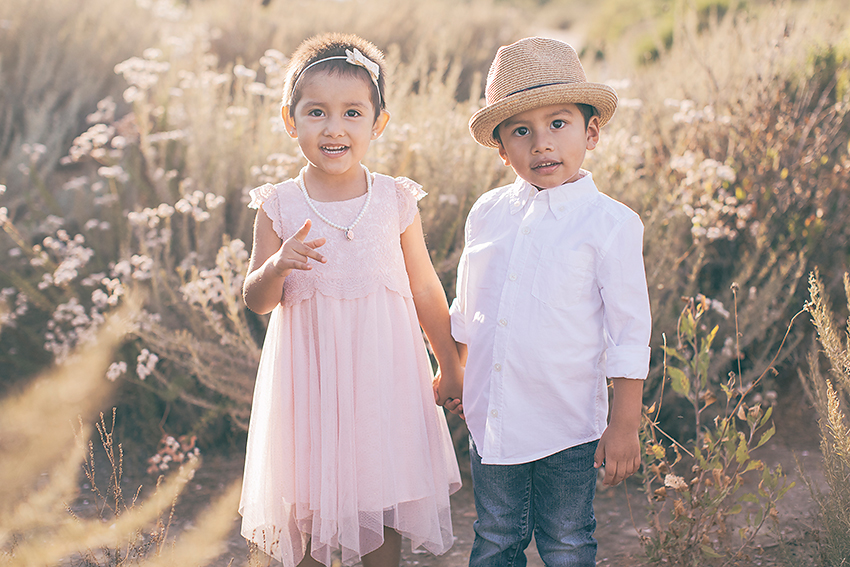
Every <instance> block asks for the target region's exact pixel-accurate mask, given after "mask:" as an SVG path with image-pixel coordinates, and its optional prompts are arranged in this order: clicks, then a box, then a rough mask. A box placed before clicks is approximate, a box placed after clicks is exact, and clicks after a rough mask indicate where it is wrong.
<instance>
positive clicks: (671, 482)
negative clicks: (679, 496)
mask: <svg viewBox="0 0 850 567" xmlns="http://www.w3.org/2000/svg"><path fill="white" fill-rule="evenodd" d="M664 486H666V487H667V488H672V489H673V490H687V489H688V483H687V482H685V479H684V478H682V477H680V476H676V475H674V474H668V475H667V476H665V477H664Z"/></svg>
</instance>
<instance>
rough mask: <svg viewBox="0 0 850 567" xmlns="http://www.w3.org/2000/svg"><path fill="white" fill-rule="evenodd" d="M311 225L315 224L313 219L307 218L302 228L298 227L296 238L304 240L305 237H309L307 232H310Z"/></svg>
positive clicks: (300, 240)
mask: <svg viewBox="0 0 850 567" xmlns="http://www.w3.org/2000/svg"><path fill="white" fill-rule="evenodd" d="M311 226H313V223H312V221H311V220H310V219H307V220H305V221H304V224H302V225H301V228H299V229H298V232H296V233H295V235H294V238H295V240H297V241H299V242H304V239H305V238H307V233H308V232H310V227H311Z"/></svg>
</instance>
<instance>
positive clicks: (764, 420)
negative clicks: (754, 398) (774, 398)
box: [759, 406, 773, 427]
mask: <svg viewBox="0 0 850 567" xmlns="http://www.w3.org/2000/svg"><path fill="white" fill-rule="evenodd" d="M771 415H773V406H771V407H769V408H767V411H766V412H764V416H763V417H762V418H761V421H760V422H759V427H763V426H764V424H765V423H767V420H768V419H770V416H771Z"/></svg>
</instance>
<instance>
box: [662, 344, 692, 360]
mask: <svg viewBox="0 0 850 567" xmlns="http://www.w3.org/2000/svg"><path fill="white" fill-rule="evenodd" d="M661 349H662V350H663V351H664V352H666V353H667V356H672V357H673V358H675V359H678V360H681V361H682V362H685V363H687V362H688V361H687V360H685V357H684V356H682V353H680V352H679V351H678V350H676V349H675V348H673V347H668V346H665V347H661Z"/></svg>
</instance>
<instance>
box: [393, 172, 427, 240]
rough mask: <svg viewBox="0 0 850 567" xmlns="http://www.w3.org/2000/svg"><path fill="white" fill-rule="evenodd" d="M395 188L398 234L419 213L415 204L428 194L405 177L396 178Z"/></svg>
mask: <svg viewBox="0 0 850 567" xmlns="http://www.w3.org/2000/svg"><path fill="white" fill-rule="evenodd" d="M395 188H396V195H397V196H398V218H399V232H404V231H405V230H406V229H407V227H408V226H410V223H412V222H413V219H414V218H416V213H417V212H418V211H419V209H418V208H417V207H416V203H417V202H418V201H419V200H420V199H421V198H422V197H424V196H425V195H427V194H428V193H426V192H425V191H423V190H422V186H421V185H420V184H418V183H416V182H415V181H412V180H410V179H408V178H407V177H396V178H395Z"/></svg>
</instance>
